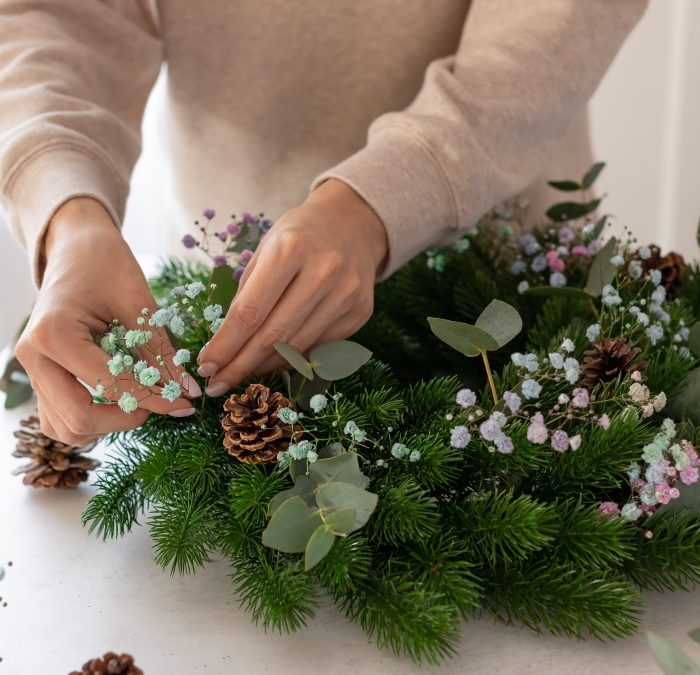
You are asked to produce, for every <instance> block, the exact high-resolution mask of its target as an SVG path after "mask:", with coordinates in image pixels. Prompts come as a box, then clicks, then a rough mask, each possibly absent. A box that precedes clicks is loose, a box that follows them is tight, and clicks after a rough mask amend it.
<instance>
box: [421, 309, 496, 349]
mask: <svg viewBox="0 0 700 675" xmlns="http://www.w3.org/2000/svg"><path fill="white" fill-rule="evenodd" d="M428 323H429V324H430V330H432V331H433V333H434V334H435V335H436V336H437V337H438V338H439V339H440V340H442V341H443V342H444V343H445V344H446V345H449V346H450V347H452V349H456V350H457V351H458V352H460V353H461V354H464V355H465V356H478V355H479V354H480V353H481V351H482V350H483V351H494V350H496V349H498V342H496V340H495V339H494V338H493V337H491V336H490V335H489V334H488V333H487V332H486V331H485V330H482V329H481V328H477V327H476V326H472V325H470V324H468V323H461V322H459V321H450V320H448V319H436V318H435V317H428Z"/></svg>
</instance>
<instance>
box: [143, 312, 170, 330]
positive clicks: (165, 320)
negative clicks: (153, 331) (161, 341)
mask: <svg viewBox="0 0 700 675" xmlns="http://www.w3.org/2000/svg"><path fill="white" fill-rule="evenodd" d="M174 314H175V312H174V311H173V309H172V307H163V308H162V309H159V310H158V311H157V312H156V313H155V314H154V315H153V316H152V317H151V318H150V320H149V321H148V323H149V325H150V326H155V327H156V328H163V327H164V326H167V325H168V324H169V323H170V322H171V321H172V319H173V315H174Z"/></svg>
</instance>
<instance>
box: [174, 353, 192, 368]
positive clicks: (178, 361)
mask: <svg viewBox="0 0 700 675" xmlns="http://www.w3.org/2000/svg"><path fill="white" fill-rule="evenodd" d="M190 358H191V354H190V350H189V349H178V350H177V351H176V352H175V356H173V363H174V364H175V365H176V366H182V365H184V364H185V363H189V361H190Z"/></svg>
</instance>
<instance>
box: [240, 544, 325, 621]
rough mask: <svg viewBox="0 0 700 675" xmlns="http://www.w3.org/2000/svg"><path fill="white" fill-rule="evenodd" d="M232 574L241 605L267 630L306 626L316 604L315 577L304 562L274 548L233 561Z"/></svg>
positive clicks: (313, 613) (317, 600) (317, 603)
mask: <svg viewBox="0 0 700 675" xmlns="http://www.w3.org/2000/svg"><path fill="white" fill-rule="evenodd" d="M231 578H232V580H233V582H234V585H235V590H236V592H237V593H238V594H239V596H240V604H241V606H242V607H243V608H244V609H245V610H246V611H247V612H248V613H249V614H250V616H251V618H252V620H253V621H254V622H255V623H256V624H262V626H263V627H264V628H265V629H266V630H267V629H270V630H273V631H277V632H279V633H282V632H286V633H289V632H292V631H295V630H299V629H300V628H303V627H304V626H306V622H307V620H308V619H310V618H312V617H313V616H314V615H315V614H316V610H317V609H318V606H319V604H320V603H319V597H318V591H317V590H316V587H315V584H314V579H313V577H311V576H310V575H308V574H306V573H305V572H304V568H303V562H302V561H300V560H290V559H289V557H288V556H287V557H285V556H278V555H276V554H275V553H274V552H273V553H268V554H266V555H264V556H263V557H261V558H257V559H255V560H250V561H249V562H245V563H235V568H234V573H233V574H232V575H231Z"/></svg>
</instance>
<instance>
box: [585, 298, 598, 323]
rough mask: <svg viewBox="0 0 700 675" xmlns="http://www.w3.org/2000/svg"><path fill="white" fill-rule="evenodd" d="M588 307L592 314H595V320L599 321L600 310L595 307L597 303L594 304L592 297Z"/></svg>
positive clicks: (589, 299)
mask: <svg viewBox="0 0 700 675" xmlns="http://www.w3.org/2000/svg"><path fill="white" fill-rule="evenodd" d="M588 306H589V307H590V308H591V312H592V313H593V316H594V317H595V320H596V321H597V320H598V319H599V318H600V314H599V312H598V308H597V307H596V306H595V303H594V302H593V298H592V297H591V296H590V295H589V296H588Z"/></svg>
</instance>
